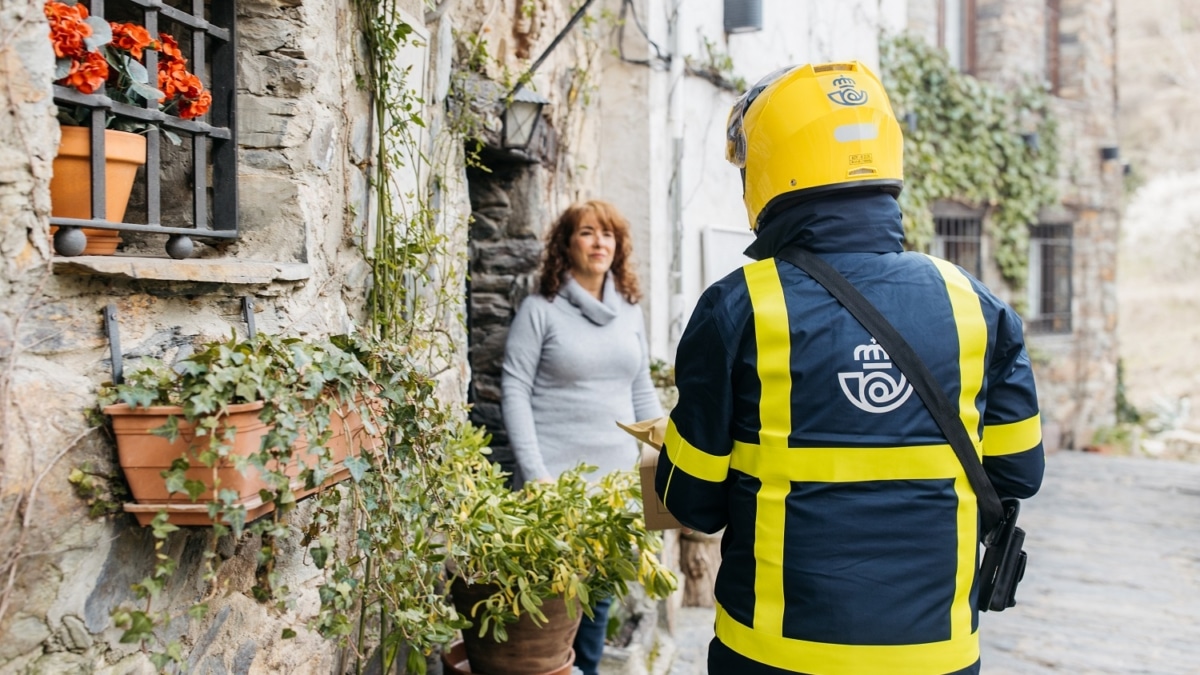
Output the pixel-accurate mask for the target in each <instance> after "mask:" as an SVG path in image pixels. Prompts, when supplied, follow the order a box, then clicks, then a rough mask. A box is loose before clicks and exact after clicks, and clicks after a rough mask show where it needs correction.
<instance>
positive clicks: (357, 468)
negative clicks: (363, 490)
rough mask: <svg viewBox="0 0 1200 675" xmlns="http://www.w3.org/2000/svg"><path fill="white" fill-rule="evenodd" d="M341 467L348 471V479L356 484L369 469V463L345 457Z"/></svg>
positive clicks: (356, 458) (362, 459)
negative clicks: (351, 479)
mask: <svg viewBox="0 0 1200 675" xmlns="http://www.w3.org/2000/svg"><path fill="white" fill-rule="evenodd" d="M343 465H344V466H345V467H346V469H348V470H349V471H350V477H351V478H353V479H354V481H355V482H356V483H357V482H361V481H362V479H363V476H364V475H366V472H367V469H369V468H371V463H370V462H368V461H367V460H366V459H364V458H362V457H347V458H346V461H345V462H344V463H343Z"/></svg>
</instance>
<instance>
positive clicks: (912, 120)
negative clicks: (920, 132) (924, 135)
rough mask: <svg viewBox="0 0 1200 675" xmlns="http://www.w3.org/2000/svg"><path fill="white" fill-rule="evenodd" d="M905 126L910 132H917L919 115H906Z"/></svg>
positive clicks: (907, 113)
mask: <svg viewBox="0 0 1200 675" xmlns="http://www.w3.org/2000/svg"><path fill="white" fill-rule="evenodd" d="M904 125H905V126H906V127H908V130H909V131H916V130H917V113H915V112H906V113H904Z"/></svg>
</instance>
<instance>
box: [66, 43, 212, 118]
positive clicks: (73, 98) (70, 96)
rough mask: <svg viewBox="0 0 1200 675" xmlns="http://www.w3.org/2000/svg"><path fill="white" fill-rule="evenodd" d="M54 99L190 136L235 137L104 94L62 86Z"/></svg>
mask: <svg viewBox="0 0 1200 675" xmlns="http://www.w3.org/2000/svg"><path fill="white" fill-rule="evenodd" d="M214 52H215V50H214ZM54 98H55V99H56V100H59V101H63V102H65V103H75V104H77V105H82V106H86V107H88V108H93V109H95V108H103V109H108V110H111V111H112V112H113V113H114V114H118V115H120V116H122V117H130V118H133V119H136V120H140V121H142V122H154V123H157V124H161V125H162V126H164V127H168V128H171V129H177V130H179V131H182V132H184V133H188V134H204V135H206V136H212V137H213V138H220V139H231V138H232V137H233V136H232V134H231V133H230V130H229V129H228V128H225V127H219V126H212V125H209V124H205V123H204V122H197V121H195V120H185V119H180V118H178V117H175V116H174V115H168V114H166V113H164V112H162V111H160V110H149V109H146V108H142V107H139V106H133V105H127V104H125V103H120V102H118V101H114V100H112V99H111V98H109V97H107V96H104V95H102V94H81V93H79V92H78V91H75V90H74V89H69V88H67V87H63V86H61V85H54ZM215 98H216V96H215V94H214V99H215Z"/></svg>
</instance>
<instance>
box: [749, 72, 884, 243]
mask: <svg viewBox="0 0 1200 675" xmlns="http://www.w3.org/2000/svg"><path fill="white" fill-rule="evenodd" d="M726 158H727V159H728V160H729V161H730V162H731V163H733V164H734V165H735V166H737V167H738V168H739V169H741V173H742V187H743V198H744V200H745V202H746V214H747V216H748V217H749V220H750V229H752V230H756V231H757V230H758V228H759V227H760V225H761V224H762V223H763V221H764V219H766V218H768V217H770V215H771V214H772V213H774V212H776V211H778V210H779V209H780V208H782V207H785V206H788V205H791V204H794V203H796V202H798V201H802V200H806V199H811V198H813V197H817V196H820V195H823V194H828V193H831V192H836V191H844V190H870V189H875V190H882V191H885V192H888V193H890V194H892V195H899V194H900V189H901V188H902V187H903V185H904V138H903V136H902V135H901V133H900V125H899V124H898V123H897V122H896V115H895V113H894V112H893V111H892V105H891V102H890V101H889V100H888V96H887V92H886V91H884V89H883V85H882V84H881V83H880V82H879V79H878V78H877V77H875V74H874V73H872V72H871V71H870V70H869V69H868V68H867V67H866V66H865V65H863V64H862V63H859V62H857V61H846V62H840V63H825V64H816V65H804V66H795V67H790V68H783V69H780V70H777V71H775V72H773V73H771V74H770V75H768V76H767V77H765V78H763V79H762V80H760V81H759V82H758V83H756V84H755V85H754V86H753V87H751V88H750V90H749V91H747V92H746V93H745V94H744V95H743V96H742V97H741V98H739V99H738V100H737V102H736V103H735V104H734V106H733V109H732V110H731V111H730V114H729V123H728V125H727V128H726Z"/></svg>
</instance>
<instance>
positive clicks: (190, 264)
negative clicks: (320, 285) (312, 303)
mask: <svg viewBox="0 0 1200 675" xmlns="http://www.w3.org/2000/svg"><path fill="white" fill-rule="evenodd" d="M54 273H55V274H81V275H99V276H110V277H124V278H127V279H144V280H155V281H202V282H213V283H221V284H269V283H272V282H276V281H304V280H306V279H308V278H309V277H311V276H312V266H311V265H309V264H307V263H281V262H269V261H263V260H238V259H236V258H221V259H208V258H194V259H190V260H172V259H169V258H149V257H138V256H102V255H88V256H78V257H74V258H65V257H62V256H56V257H55V258H54Z"/></svg>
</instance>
